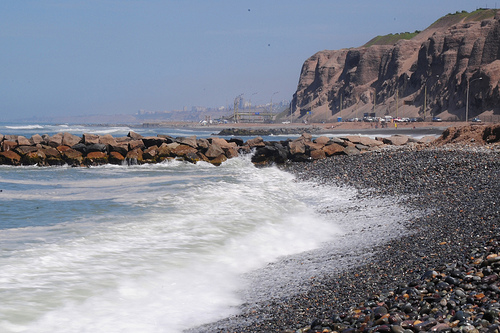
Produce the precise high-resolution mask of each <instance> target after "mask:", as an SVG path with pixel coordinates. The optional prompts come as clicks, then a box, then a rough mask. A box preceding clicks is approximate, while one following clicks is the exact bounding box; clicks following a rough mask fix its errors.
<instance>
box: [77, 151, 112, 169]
mask: <svg viewBox="0 0 500 333" xmlns="http://www.w3.org/2000/svg"><path fill="white" fill-rule="evenodd" d="M107 163H108V155H107V154H106V153H103V152H100V151H93V152H90V153H88V154H87V156H85V158H84V159H83V164H85V165H87V166H96V165H103V164H107Z"/></svg>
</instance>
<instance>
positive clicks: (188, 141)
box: [175, 135, 198, 148]
mask: <svg viewBox="0 0 500 333" xmlns="http://www.w3.org/2000/svg"><path fill="white" fill-rule="evenodd" d="M175 142H177V143H180V144H182V145H186V146H190V147H192V148H198V144H197V142H196V135H193V136H190V137H179V138H175Z"/></svg>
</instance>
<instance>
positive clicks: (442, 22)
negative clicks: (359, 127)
mask: <svg viewBox="0 0 500 333" xmlns="http://www.w3.org/2000/svg"><path fill="white" fill-rule="evenodd" d="M484 17H490V18H487V19H482V20H481V18H484ZM499 80H500V15H499V14H498V13H497V12H496V10H480V11H478V12H477V13H476V12H475V13H473V14H469V15H466V16H465V18H463V17H458V16H457V17H455V16H454V15H448V16H445V17H443V18H441V19H439V20H438V21H437V22H436V23H434V24H433V25H431V26H430V27H429V28H427V29H426V30H424V31H422V32H421V33H420V34H418V35H417V36H415V37H414V38H412V39H410V40H399V41H398V42H397V43H395V44H394V45H373V46H370V47H359V48H352V49H342V50H334V51H329V50H326V51H321V52H318V53H316V54H314V55H313V56H312V57H310V58H309V59H307V60H306V61H305V63H304V64H303V66H302V70H301V74H300V78H299V82H298V86H297V91H296V93H295V94H294V97H293V102H292V110H293V112H294V114H295V115H296V116H297V117H298V116H303V117H304V116H306V115H307V114H308V112H309V113H311V111H312V114H311V115H309V116H308V117H309V118H310V119H311V120H315V121H318V120H334V119H335V117H338V116H342V115H343V116H344V118H346V117H361V116H362V114H363V112H374V113H376V115H377V116H379V117H381V116H384V115H392V116H394V117H396V116H397V115H398V112H399V116H401V112H402V111H403V110H404V113H405V114H406V115H409V116H412V117H417V116H419V117H426V119H428V120H429V119H430V116H432V115H437V114H440V115H442V116H443V117H444V119H447V118H452V119H461V120H463V119H465V114H466V112H465V109H466V102H467V87H468V86H469V87H470V90H469V114H468V115H469V118H471V117H474V116H476V115H479V114H486V115H493V114H495V115H500V85H499ZM485 112H486V113H485Z"/></svg>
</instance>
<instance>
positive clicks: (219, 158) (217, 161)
mask: <svg viewBox="0 0 500 333" xmlns="http://www.w3.org/2000/svg"><path fill="white" fill-rule="evenodd" d="M225 161H227V157H226V155H224V154H221V155H219V156H217V157H216V158H214V159H211V160H210V163H212V164H213V165H217V166H219V165H221V164H222V163H224V162H225Z"/></svg>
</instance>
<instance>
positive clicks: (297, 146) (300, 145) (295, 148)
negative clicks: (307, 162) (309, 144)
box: [288, 140, 306, 155]
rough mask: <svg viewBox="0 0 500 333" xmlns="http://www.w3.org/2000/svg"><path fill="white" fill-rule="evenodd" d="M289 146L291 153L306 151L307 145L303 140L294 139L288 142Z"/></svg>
mask: <svg viewBox="0 0 500 333" xmlns="http://www.w3.org/2000/svg"><path fill="white" fill-rule="evenodd" d="M288 147H289V148H290V154H291V155H296V154H305V153H306V145H305V144H304V141H303V140H294V141H292V142H290V143H289V144H288Z"/></svg>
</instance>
